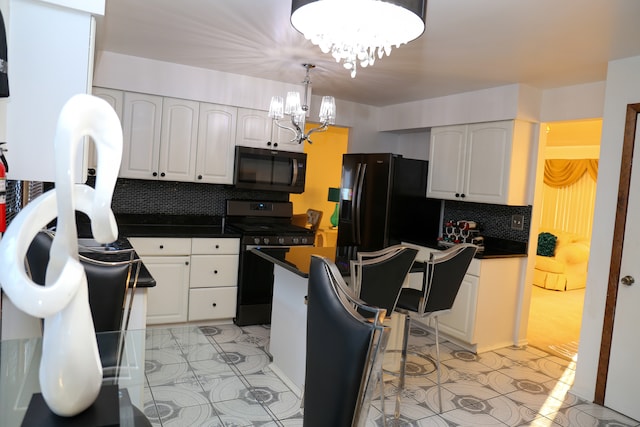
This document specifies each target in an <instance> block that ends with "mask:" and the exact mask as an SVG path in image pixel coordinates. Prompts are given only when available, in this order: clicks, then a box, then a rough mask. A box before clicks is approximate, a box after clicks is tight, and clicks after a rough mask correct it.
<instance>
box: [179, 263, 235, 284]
mask: <svg viewBox="0 0 640 427" xmlns="http://www.w3.org/2000/svg"><path fill="white" fill-rule="evenodd" d="M237 280H238V255H192V256H191V280H190V286H191V287H192V288H211V287H217V286H236V284H237Z"/></svg>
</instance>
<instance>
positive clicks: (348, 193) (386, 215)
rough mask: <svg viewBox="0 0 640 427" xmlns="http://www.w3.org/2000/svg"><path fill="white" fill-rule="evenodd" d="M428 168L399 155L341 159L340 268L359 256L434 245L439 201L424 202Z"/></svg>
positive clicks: (421, 162) (359, 155)
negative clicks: (413, 245) (407, 246)
mask: <svg viewBox="0 0 640 427" xmlns="http://www.w3.org/2000/svg"><path fill="white" fill-rule="evenodd" d="M428 169H429V163H428V162H427V161H424V160H416V159H408V158H404V157H402V156H400V155H397V154H390V153H370V154H345V155H344V156H343V160H342V182H341V188H340V219H339V223H338V244H337V246H338V253H337V254H336V264H338V267H340V268H341V269H343V268H347V264H348V260H349V259H352V258H353V256H354V254H355V253H356V252H357V251H375V250H379V249H382V248H384V247H387V246H390V245H393V244H396V243H399V242H401V241H408V242H412V243H418V244H420V243H425V242H434V241H436V239H437V237H438V233H439V230H440V211H441V205H442V201H441V200H436V199H428V198H427V197H426V194H427V173H428ZM342 264H345V265H342Z"/></svg>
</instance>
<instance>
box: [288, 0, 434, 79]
mask: <svg viewBox="0 0 640 427" xmlns="http://www.w3.org/2000/svg"><path fill="white" fill-rule="evenodd" d="M425 14H426V0H293V3H292V5H291V24H292V25H293V27H294V28H295V29H296V30H298V31H300V32H301V33H302V34H303V35H304V36H305V37H306V38H307V39H308V40H311V43H313V44H315V45H317V46H320V49H321V50H322V51H323V52H324V53H329V52H331V55H333V57H334V58H335V60H336V62H340V61H342V62H343V65H344V67H345V68H346V69H347V70H351V77H352V78H353V77H355V76H356V66H357V65H358V64H359V65H360V66H361V67H367V66H369V65H373V63H374V62H375V60H376V56H377V57H378V58H382V57H383V56H384V55H387V56H388V55H390V54H391V48H392V47H393V46H395V47H396V48H398V47H400V45H402V44H405V43H408V42H410V41H411V40H414V39H416V38H418V37H419V36H420V35H421V34H422V33H423V32H424V27H425Z"/></svg>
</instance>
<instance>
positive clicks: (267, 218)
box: [226, 200, 315, 326]
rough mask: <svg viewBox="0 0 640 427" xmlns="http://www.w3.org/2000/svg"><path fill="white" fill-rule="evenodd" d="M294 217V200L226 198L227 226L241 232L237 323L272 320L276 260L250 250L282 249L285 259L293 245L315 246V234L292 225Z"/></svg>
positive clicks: (269, 321) (250, 323) (241, 324)
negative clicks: (270, 200)
mask: <svg viewBox="0 0 640 427" xmlns="http://www.w3.org/2000/svg"><path fill="white" fill-rule="evenodd" d="M292 216H293V205H292V203H291V202H266V201H252V200H227V208H226V227H227V228H228V229H229V230H230V231H233V232H235V233H240V235H241V240H240V262H239V267H238V269H239V270H238V300H237V307H236V317H235V319H234V322H235V323H236V325H239V326H246V325H257V324H269V323H271V300H272V299H273V263H271V262H269V261H267V260H265V259H263V258H261V257H259V256H257V255H255V254H253V253H251V249H253V248H256V247H269V248H272V249H273V250H275V251H276V252H277V250H278V249H282V257H283V259H284V255H285V254H286V252H287V251H288V248H289V247H291V246H312V245H313V241H314V237H315V235H314V233H313V232H312V231H311V230H309V229H306V228H303V227H299V226H296V225H293V224H292V223H291V218H292Z"/></svg>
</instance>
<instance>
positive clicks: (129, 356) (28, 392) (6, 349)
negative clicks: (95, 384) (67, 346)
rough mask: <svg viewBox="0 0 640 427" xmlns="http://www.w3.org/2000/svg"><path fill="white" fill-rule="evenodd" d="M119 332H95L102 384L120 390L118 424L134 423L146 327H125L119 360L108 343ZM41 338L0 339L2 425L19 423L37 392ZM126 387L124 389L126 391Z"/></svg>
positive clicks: (115, 339)
mask: <svg viewBox="0 0 640 427" xmlns="http://www.w3.org/2000/svg"><path fill="white" fill-rule="evenodd" d="M118 334H119V332H101V333H98V334H96V337H97V341H98V348H99V349H100V357H101V359H102V361H103V371H104V377H105V378H104V380H103V385H111V384H117V385H118V388H119V390H120V393H119V401H120V422H121V425H132V426H133V425H136V424H135V417H134V415H136V414H135V410H134V408H133V407H132V406H131V405H133V406H135V407H136V408H142V402H143V392H144V382H145V376H144V349H145V331H144V330H133V331H126V332H124V333H123V336H122V341H121V342H122V351H121V358H120V359H121V362H120V364H119V365H118V366H115V365H116V364H115V363H114V362H112V361H113V360H117V357H115V358H114V357H110V356H109V355H108V353H109V352H108V350H107V348H109V346H110V344H113V343H117V342H118V338H119V336H118ZM41 353H42V338H29V339H19V340H17V339H16V340H5V341H0V419H1V420H2V426H3V427H5V426H6V427H13V426H20V425H21V423H22V420H23V419H24V416H25V414H26V411H27V408H28V406H29V402H30V400H31V397H32V396H33V394H34V393H38V392H40V384H39V380H38V373H39V369H40V358H41ZM125 390H126V392H125Z"/></svg>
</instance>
